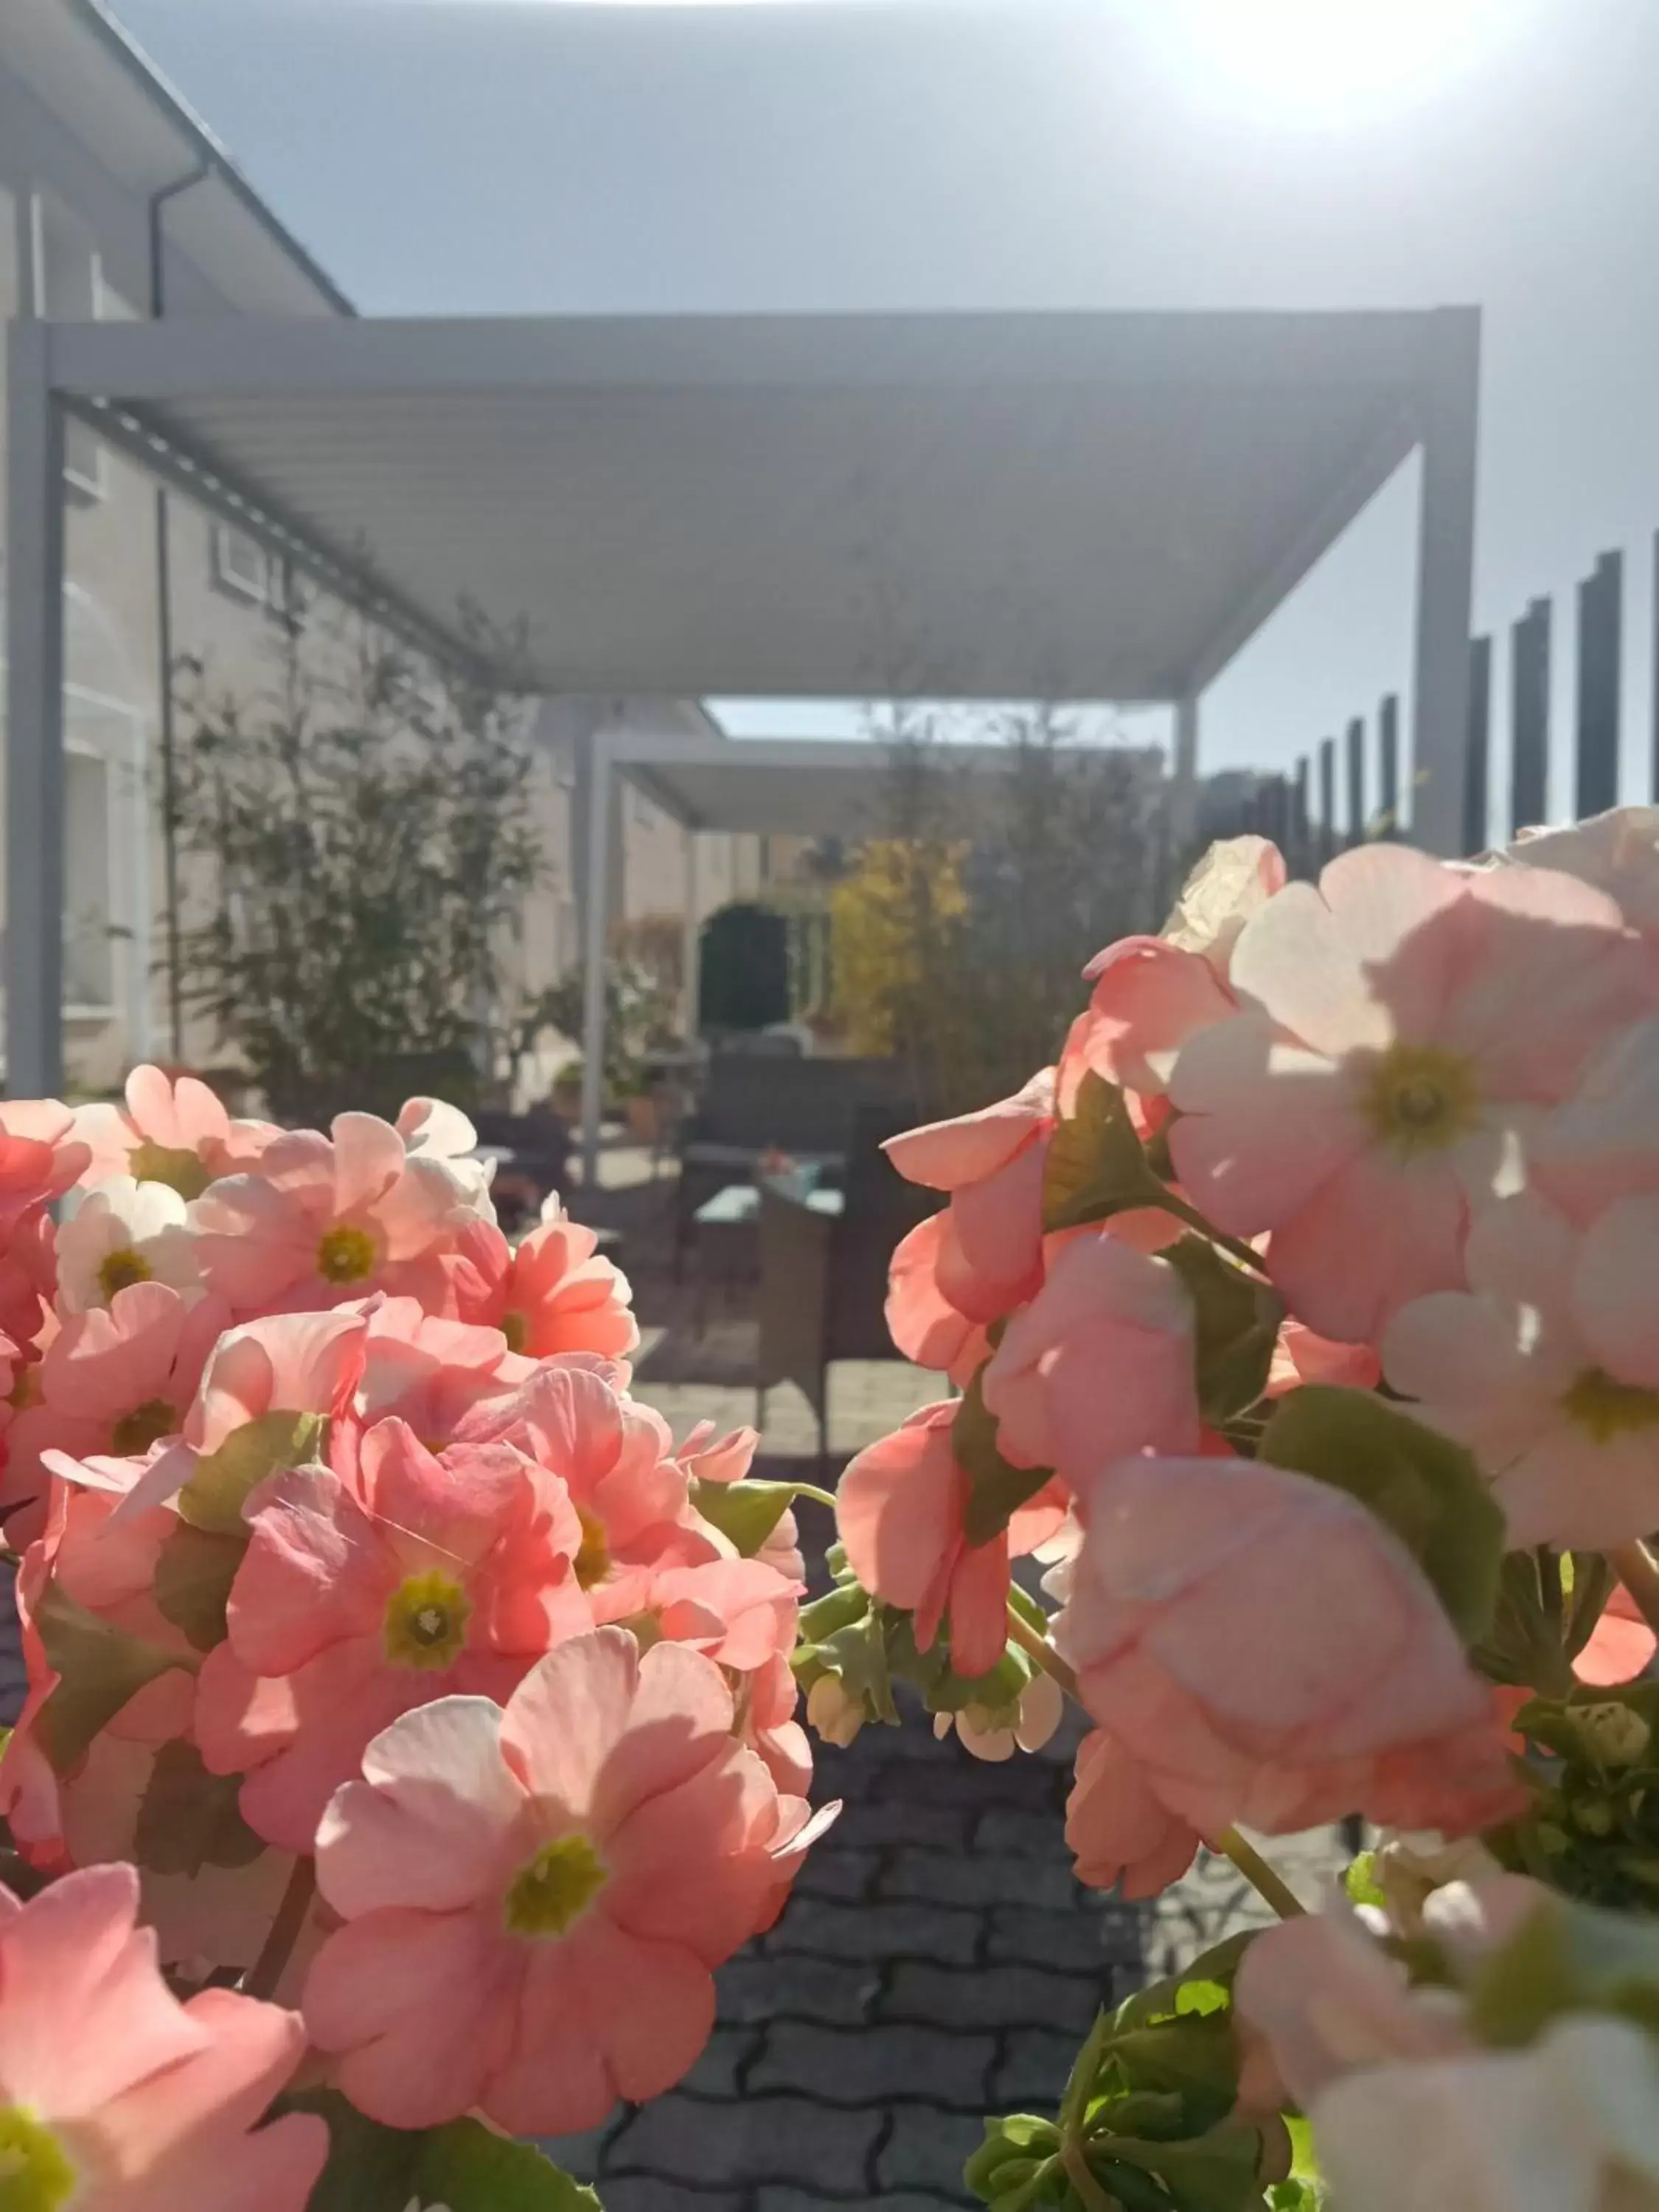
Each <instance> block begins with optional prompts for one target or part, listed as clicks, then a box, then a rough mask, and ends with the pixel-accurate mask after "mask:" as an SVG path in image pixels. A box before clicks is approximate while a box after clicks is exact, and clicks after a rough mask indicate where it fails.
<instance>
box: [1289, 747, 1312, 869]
mask: <svg viewBox="0 0 1659 2212" xmlns="http://www.w3.org/2000/svg"><path fill="white" fill-rule="evenodd" d="M1308 774H1309V771H1308V756H1307V755H1306V753H1304V754H1303V756H1302V757H1301V759H1300V760H1299V761H1297V764H1296V781H1295V782H1294V783H1293V784H1292V785H1291V836H1290V842H1289V844H1288V845H1287V846H1286V847H1285V866H1286V867H1287V868H1288V869H1289V870H1290V872H1291V874H1292V875H1293V876H1305V875H1307V874H1308V873H1309V872H1310V870H1311V868H1312V865H1313V837H1312V835H1311V832H1310V828H1309V823H1308Z"/></svg>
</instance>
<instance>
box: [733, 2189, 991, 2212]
mask: <svg viewBox="0 0 1659 2212" xmlns="http://www.w3.org/2000/svg"><path fill="white" fill-rule="evenodd" d="M830 2202H831V2200H830V2199H829V2198H828V2197H813V2196H810V2195H809V2194H808V2193H807V2191H805V2190H804V2189H763V2190H762V2191H761V2193H760V2195H759V2196H758V2197H757V2198H756V2200H755V2207H756V2212H824V2207H825V2206H826V2204H828V2203H830ZM859 2202H860V2204H862V2205H864V2206H865V2207H866V2212H954V2208H955V2206H957V2204H959V2203H961V2202H962V2199H961V2198H960V2197H934V2196H932V2195H928V2196H925V2197H924V2196H921V2195H918V2193H917V2192H916V2191H915V2190H913V2189H901V2190H898V2191H894V2190H890V2189H884V2190H883V2191H881V2193H880V2194H879V2196H876V2197H860V2199H859Z"/></svg>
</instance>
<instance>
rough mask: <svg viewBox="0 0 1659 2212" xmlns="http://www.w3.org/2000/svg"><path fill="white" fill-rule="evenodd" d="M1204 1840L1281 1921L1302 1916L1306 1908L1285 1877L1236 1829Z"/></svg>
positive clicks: (1224, 1830) (1225, 1830) (1225, 1829)
mask: <svg viewBox="0 0 1659 2212" xmlns="http://www.w3.org/2000/svg"><path fill="white" fill-rule="evenodd" d="M1205 1841H1206V1843H1207V1844H1208V1845H1209V1847H1210V1849H1211V1850H1212V1851H1218V1852H1219V1853H1220V1854H1221V1856H1222V1857H1223V1858H1224V1859H1231V1861H1232V1863H1233V1864H1234V1865H1235V1866H1236V1867H1237V1869H1238V1871H1239V1872H1240V1874H1242V1875H1243V1877H1244V1879H1245V1881H1248V1882H1249V1885H1250V1887H1251V1888H1252V1889H1254V1890H1255V1891H1256V1893H1258V1895H1260V1896H1261V1897H1262V1898H1263V1899H1266V1901H1267V1903H1268V1904H1269V1905H1272V1907H1273V1911H1275V1912H1276V1913H1277V1914H1278V1915H1279V1918H1280V1919H1281V1920H1296V1919H1298V1918H1299V1917H1301V1914H1302V1912H1303V1910H1304V1908H1303V1905H1302V1904H1301V1902H1300V1900H1299V1899H1297V1896H1296V1893H1295V1892H1294V1891H1293V1890H1292V1889H1291V1886H1290V1884H1289V1883H1288V1882H1287V1881H1285V1877H1284V1875H1282V1874H1280V1873H1279V1870H1278V1869H1277V1868H1276V1867H1273V1866H1270V1865H1269V1864H1268V1863H1267V1860H1266V1859H1264V1858H1263V1857H1262V1856H1261V1852H1260V1851H1259V1850H1256V1849H1255V1847H1254V1845H1252V1844H1247V1843H1246V1842H1245V1840H1244V1838H1243V1836H1241V1835H1240V1834H1239V1832H1238V1831H1237V1828H1224V1829H1223V1830H1222V1831H1221V1833H1220V1834H1219V1835H1218V1836H1206V1838H1205Z"/></svg>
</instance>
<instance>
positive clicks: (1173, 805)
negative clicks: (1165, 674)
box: [1170, 691, 1198, 863]
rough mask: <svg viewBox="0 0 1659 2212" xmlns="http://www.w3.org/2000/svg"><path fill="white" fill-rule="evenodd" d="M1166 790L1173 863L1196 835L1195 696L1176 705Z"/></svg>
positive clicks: (1196, 747)
mask: <svg viewBox="0 0 1659 2212" xmlns="http://www.w3.org/2000/svg"><path fill="white" fill-rule="evenodd" d="M1172 765H1173V777H1172V781H1171V784H1170V852H1171V854H1173V855H1174V857H1175V859H1176V862H1177V863H1179V862H1180V861H1181V860H1182V859H1183V858H1184V857H1185V855H1186V854H1187V852H1188V848H1189V847H1190V846H1191V844H1192V842H1193V839H1194V836H1196V835H1197V832H1198V694H1197V692H1196V691H1189V692H1188V693H1187V694H1186V695H1185V696H1184V697H1182V698H1180V699H1177V700H1176V709H1175V759H1174V762H1173V764H1172Z"/></svg>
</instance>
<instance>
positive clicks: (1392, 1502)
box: [1261, 1383, 1504, 1644]
mask: <svg viewBox="0 0 1659 2212" xmlns="http://www.w3.org/2000/svg"><path fill="white" fill-rule="evenodd" d="M1261 1457H1262V1458H1263V1459H1264V1460H1267V1461H1268V1462H1271V1464H1272V1465H1273V1466H1274V1467H1282V1468H1289V1469H1290V1470H1291V1472H1292V1473H1293V1474H1305V1475H1310V1476H1312V1477H1313V1479H1314V1480H1316V1481H1317V1482H1325V1483H1328V1484H1329V1485H1330V1486H1331V1487H1332V1488H1333V1489H1335V1490H1343V1491H1346V1492H1347V1494H1348V1495H1349V1497H1350V1498H1357V1499H1358V1501H1359V1503H1360V1504H1362V1505H1364V1506H1367V1507H1368V1508H1369V1509H1370V1511H1371V1512H1373V1513H1375V1514H1376V1517H1377V1518H1378V1520H1379V1521H1382V1522H1386V1524H1387V1525H1388V1526H1389V1528H1392V1529H1393V1531H1394V1533H1395V1535H1396V1536H1398V1537H1399V1539H1400V1540H1401V1542H1402V1543H1403V1544H1404V1545H1405V1547H1406V1548H1407V1551H1408V1552H1409V1553H1411V1555H1412V1557H1413V1559H1415V1560H1416V1561H1417V1563H1418V1565H1419V1566H1420V1567H1421V1568H1422V1570H1423V1572H1424V1574H1425V1576H1426V1577H1427V1578H1428V1580H1429V1582H1430V1583H1431V1584H1432V1585H1433V1587H1434V1589H1435V1591H1436V1593H1437V1595H1438V1597H1439V1599H1440V1601H1441V1603H1442V1604H1443V1606H1444V1607H1445V1608H1446V1611H1447V1613H1449V1615H1450V1617H1451V1620H1452V1622H1453V1624H1454V1625H1455V1627H1456V1628H1457V1630H1458V1632H1459V1633H1460V1634H1461V1635H1462V1638H1463V1639H1464V1641H1465V1642H1466V1643H1468V1644H1478V1643H1479V1642H1480V1640H1481V1639H1482V1638H1484V1637H1485V1636H1486V1633H1487V1632H1488V1631H1489V1630H1490V1628H1491V1626H1492V1617H1493V1613H1494V1610H1495V1607H1496V1605H1497V1601H1498V1570H1499V1564H1500V1562H1501V1560H1502V1558H1503V1553H1504V1516H1503V1515H1502V1514H1501V1513H1500V1512H1499V1510H1498V1507H1497V1505H1496V1504H1494V1503H1493V1501H1492V1494H1491V1492H1489V1491H1488V1490H1487V1488H1486V1484H1485V1483H1484V1482H1483V1481H1482V1480H1481V1479H1480V1471H1479V1469H1478V1468H1476V1466H1475V1463H1474V1460H1473V1458H1471V1456H1470V1455H1469V1454H1468V1452H1467V1451H1465V1450H1464V1449H1463V1447H1462V1445H1461V1444H1457V1443H1453V1442H1452V1441H1451V1439H1450V1437H1443V1436H1440V1435H1438V1434H1437V1432H1436V1431H1434V1430H1432V1429H1425V1427H1424V1426H1423V1425H1422V1423H1421V1422H1420V1421H1413V1420H1412V1419H1410V1418H1409V1417H1408V1416H1407V1414H1405V1413H1401V1412H1400V1411H1399V1410H1398V1409H1397V1408H1396V1407H1393V1406H1390V1405H1388V1404H1386V1403H1385V1402H1384V1401H1383V1399H1381V1398H1379V1397H1376V1396H1375V1395H1373V1394H1371V1393H1370V1392H1369V1391H1364V1390H1342V1389H1335V1388H1334V1387H1332V1386H1331V1385H1329V1384H1327V1383H1310V1384H1309V1385H1308V1386H1307V1388H1306V1389H1301V1390H1293V1391H1292V1392H1291V1395H1289V1396H1288V1397H1287V1398H1284V1399H1281V1401H1279V1410H1278V1411H1277V1412H1276V1413H1274V1415H1273V1419H1272V1420H1271V1421H1269V1423H1268V1424H1267V1433H1266V1434H1265V1435H1264V1436H1263V1437H1262V1439H1261Z"/></svg>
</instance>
